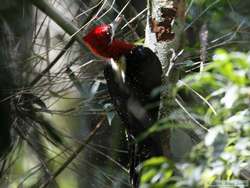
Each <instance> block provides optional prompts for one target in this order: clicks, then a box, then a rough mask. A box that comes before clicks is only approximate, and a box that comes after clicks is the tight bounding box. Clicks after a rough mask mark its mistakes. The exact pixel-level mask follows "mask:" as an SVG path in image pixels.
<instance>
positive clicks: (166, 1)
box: [145, 0, 185, 157]
mask: <svg viewBox="0 0 250 188" xmlns="http://www.w3.org/2000/svg"><path fill="white" fill-rule="evenodd" d="M184 12H185V1H184V0H152V1H150V0H148V17H147V26H146V35H145V45H146V46H147V47H149V48H150V49H151V50H153V51H154V52H155V53H156V54H157V56H158V58H159V60H160V61H161V64H162V68H163V75H162V82H163V88H164V90H163V91H162V93H161V105H160V113H159V118H163V117H168V116H169V114H170V112H171V111H172V110H174V109H176V104H175V101H174V94H173V87H174V85H175V84H176V82H177V81H178V79H179V71H178V70H175V69H172V70H170V69H171V67H172V64H173V63H174V60H173V59H174V55H175V53H174V51H176V50H178V48H179V47H180V44H181V35H182V31H183V26H184V23H183V22H184ZM173 23H175V25H174V26H173ZM171 49H173V50H174V51H173V50H171ZM170 52H172V53H170ZM161 144H162V148H163V151H164V155H165V156H167V157H171V148H170V129H167V130H166V131H164V133H162V140H161Z"/></svg>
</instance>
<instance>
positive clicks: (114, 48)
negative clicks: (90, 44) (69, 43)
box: [91, 39, 135, 60]
mask: <svg viewBox="0 0 250 188" xmlns="http://www.w3.org/2000/svg"><path fill="white" fill-rule="evenodd" d="M99 43H100V44H98V45H95V46H94V47H95V48H91V50H92V51H93V52H94V53H95V54H96V55H98V56H101V57H102V58H105V59H110V58H113V59H114V60H117V59H119V58H120V57H121V56H122V55H125V54H128V53H129V52H130V51H131V50H132V49H133V48H134V47H135V45H134V44H131V43H128V42H126V41H123V40H118V39H114V40H113V41H112V43H111V44H101V41H100V42H99Z"/></svg>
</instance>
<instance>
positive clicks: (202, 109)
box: [141, 49, 250, 188]
mask: <svg viewBox="0 0 250 188" xmlns="http://www.w3.org/2000/svg"><path fill="white" fill-rule="evenodd" d="M249 77H250V54H245V53H240V52H231V53H227V52H226V51H225V50H221V49H220V50H217V51H216V52H215V55H214V56H213V62H212V63H210V64H209V65H208V66H207V67H206V68H205V70H204V72H201V73H195V74H193V75H189V76H187V77H186V78H184V79H183V82H184V83H185V84H187V85H188V86H189V87H191V88H192V89H193V90H195V91H196V92H197V93H199V95H201V96H203V97H204V98H205V99H206V100H207V101H206V102H207V103H209V104H210V105H211V106H213V108H214V110H215V111H216V115H214V114H213V113H211V108H209V107H208V106H207V105H206V104H205V102H204V104H202V103H201V104H200V105H199V107H198V106H197V104H196V105H194V106H191V108H192V109H193V110H194V111H195V112H196V115H197V116H199V117H203V120H204V122H205V124H206V125H207V126H209V129H208V132H207V134H206V136H205V137H204V139H203V140H202V142H200V143H199V144H197V145H196V146H195V147H194V148H193V150H192V152H191V153H190V154H189V156H188V157H187V159H186V160H185V161H182V162H180V163H178V164H175V167H173V165H169V162H168V161H167V160H165V161H164V160H163V159H158V162H152V161H151V160H152V159H151V160H149V161H146V162H145V163H144V167H143V168H142V169H144V170H142V172H143V175H142V178H141V179H142V185H141V187H153V188H154V187H169V183H170V184H171V186H175V187H190V188H191V187H192V188H193V187H209V185H211V184H219V183H220V182H219V181H221V180H235V179H240V177H241V172H242V169H243V168H245V167H246V166H247V165H248V163H249V158H250V109H249V104H250V81H249ZM177 87H178V88H177V90H180V89H182V90H183V89H184V90H186V92H193V90H190V88H189V87H185V88H183V87H184V86H183V84H182V85H181V84H180V85H179V86H177ZM153 160H154V161H156V159H153ZM163 166H164V167H165V168H163ZM157 169H158V170H157ZM173 172H174V173H173ZM166 177H167V181H166ZM170 180H171V181H170ZM174 180H175V184H174V185H173V181H174ZM149 182H150V184H149ZM162 182H164V183H162Z"/></svg>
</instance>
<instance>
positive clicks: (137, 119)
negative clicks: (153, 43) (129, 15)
mask: <svg viewBox="0 0 250 188" xmlns="http://www.w3.org/2000/svg"><path fill="white" fill-rule="evenodd" d="M121 20H122V18H121V17H118V18H117V19H115V20H114V21H113V22H112V23H111V24H101V25H98V26H96V27H94V28H92V29H91V30H90V31H89V33H87V35H85V36H84V37H83V41H84V43H85V44H86V45H87V46H88V47H89V49H90V50H91V51H92V52H93V53H94V54H95V55H97V56H99V57H101V58H103V59H104V60H105V62H106V66H105V68H104V77H105V79H106V82H107V87H108V91H109V94H110V96H111V99H112V102H113V105H114V107H115V110H116V111H117V113H118V115H119V116H120V118H121V120H122V121H123V124H124V126H125V127H126V129H127V133H128V141H129V146H130V147H129V155H130V157H129V158H130V159H131V161H130V179H131V183H132V185H133V187H138V186H139V175H138V173H137V172H136V169H135V168H136V166H137V165H138V164H139V163H140V162H142V161H144V160H146V159H148V158H150V157H153V156H159V155H163V154H162V149H161V147H160V138H159V135H151V136H149V137H147V138H146V139H144V140H142V141H141V142H137V141H136V138H137V137H138V136H139V135H141V134H142V133H143V132H145V131H147V130H148V129H149V128H150V127H151V126H152V125H153V124H154V123H155V122H156V121H157V117H158V111H159V102H160V94H159V92H157V89H158V88H159V87H160V86H161V75H162V68H161V63H160V61H159V59H158V58H157V56H156V55H155V53H153V52H152V51H151V50H150V49H149V48H147V47H143V46H139V45H134V44H133V43H129V42H127V41H125V40H120V39H116V38H115V37H114V36H115V31H116V29H117V27H118V25H119V23H120V22H121Z"/></svg>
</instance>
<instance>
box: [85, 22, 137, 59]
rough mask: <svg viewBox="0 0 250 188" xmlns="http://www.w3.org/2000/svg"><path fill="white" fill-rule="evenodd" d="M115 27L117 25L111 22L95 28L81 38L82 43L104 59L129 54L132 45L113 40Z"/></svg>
mask: <svg viewBox="0 0 250 188" xmlns="http://www.w3.org/2000/svg"><path fill="white" fill-rule="evenodd" d="M119 22H120V21H119ZM117 25H118V23H116V22H113V23H111V24H102V25H99V26H96V27H94V28H93V29H92V30H91V31H90V32H89V33H88V34H87V35H86V36H84V37H83V41H84V42H85V44H87V46H88V47H89V48H90V50H91V51H92V52H93V53H94V54H96V55H98V56H100V57H102V58H106V59H107V58H113V59H118V58H119V57H121V56H122V55H123V54H126V53H129V51H130V50H131V49H132V48H134V45H133V44H130V43H128V42H126V41H122V40H117V39H113V37H114V32H115V29H116V28H117Z"/></svg>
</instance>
